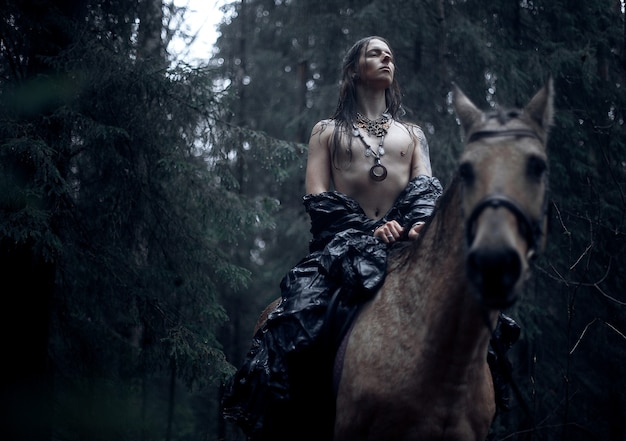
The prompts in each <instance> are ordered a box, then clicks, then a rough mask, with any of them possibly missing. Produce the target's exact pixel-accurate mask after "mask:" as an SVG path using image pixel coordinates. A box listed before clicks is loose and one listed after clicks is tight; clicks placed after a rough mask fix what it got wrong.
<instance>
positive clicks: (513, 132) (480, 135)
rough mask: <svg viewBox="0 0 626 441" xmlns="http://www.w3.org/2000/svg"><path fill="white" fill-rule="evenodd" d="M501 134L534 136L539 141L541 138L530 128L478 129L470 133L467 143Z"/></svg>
mask: <svg viewBox="0 0 626 441" xmlns="http://www.w3.org/2000/svg"><path fill="white" fill-rule="evenodd" d="M503 136H516V137H518V138H523V137H526V138H536V139H538V140H539V141H542V142H543V140H542V139H541V137H540V136H539V135H538V134H537V132H535V131H534V130H530V129H510V130H479V131H477V132H474V133H472V135H471V136H470V137H469V138H468V140H467V143H468V144H470V143H472V142H474V141H478V140H479V139H481V138H496V137H503Z"/></svg>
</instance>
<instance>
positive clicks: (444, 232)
mask: <svg viewBox="0 0 626 441" xmlns="http://www.w3.org/2000/svg"><path fill="white" fill-rule="evenodd" d="M413 259H414V262H411V263H410V264H409V265H407V271H409V272H413V273H414V274H406V275H405V276H404V277H406V279H408V280H415V281H416V285H415V287H414V290H413V291H414V296H416V297H417V298H414V299H412V304H413V306H414V308H413V314H415V316H414V317H413V318H414V319H415V320H417V321H416V322H415V323H421V325H420V326H423V329H427V330H428V331H427V332H425V333H424V334H423V335H422V339H421V340H422V345H423V348H424V350H425V352H426V353H431V354H433V355H434V356H435V357H437V358H441V356H442V354H443V355H444V356H446V357H450V360H449V361H450V362H451V363H453V364H454V365H458V366H460V367H461V366H468V365H469V364H470V363H471V362H472V361H477V360H480V361H481V362H483V361H484V360H485V356H486V355H485V354H486V351H487V345H488V344H489V337H490V333H489V328H488V327H487V325H486V323H485V319H486V317H485V315H484V312H483V310H482V308H481V305H480V303H479V302H478V300H477V298H476V297H475V295H474V294H473V293H472V292H471V288H470V284H469V281H468V279H467V277H466V268H465V229H464V224H463V216H462V213H461V191H460V186H459V185H458V184H457V183H456V181H455V182H454V183H453V184H452V185H451V186H450V187H449V188H448V190H447V191H446V194H445V195H444V196H443V197H442V200H441V201H440V204H439V206H438V207H437V209H436V210H435V213H434V216H433V218H432V219H431V224H430V225H429V227H428V230H427V231H425V232H424V237H423V239H422V241H421V243H420V244H419V245H418V246H417V247H416V252H415V253H414V258H413ZM488 317H489V320H490V321H491V324H492V326H493V325H494V324H495V321H496V319H497V312H489V313H488Z"/></svg>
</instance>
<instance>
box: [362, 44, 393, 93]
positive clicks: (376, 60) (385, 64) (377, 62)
mask: <svg viewBox="0 0 626 441" xmlns="http://www.w3.org/2000/svg"><path fill="white" fill-rule="evenodd" d="M395 70H396V66H395V64H394V63H393V55H392V54H391V49H390V48H389V46H387V45H386V44H385V43H384V42H383V41H381V40H378V39H373V40H370V42H369V43H368V44H367V45H366V46H364V47H363V50H362V52H361V57H360V59H359V71H360V73H361V75H360V76H361V80H362V81H363V82H365V83H368V84H372V85H373V84H374V83H375V84H378V83H382V84H385V88H386V87H389V86H390V85H391V83H392V82H393V76H394V74H395Z"/></svg>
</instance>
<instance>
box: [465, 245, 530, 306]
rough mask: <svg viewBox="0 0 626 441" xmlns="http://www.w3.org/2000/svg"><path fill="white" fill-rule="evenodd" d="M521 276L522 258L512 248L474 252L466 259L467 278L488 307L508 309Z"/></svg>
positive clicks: (477, 250) (476, 250) (475, 250)
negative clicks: (504, 307) (505, 307)
mask: <svg viewBox="0 0 626 441" xmlns="http://www.w3.org/2000/svg"><path fill="white" fill-rule="evenodd" d="M521 273H522V263H521V259H520V256H519V254H518V253H517V252H516V251H515V250H514V249H511V248H505V249H497V250H494V249H474V250H471V251H470V252H469V254H468V256H467V275H468V278H469V280H470V281H471V282H472V284H473V285H474V286H475V288H476V289H477V290H478V292H479V293H480V295H481V297H482V300H483V301H484V302H485V303H486V304H487V305H488V306H493V307H503V306H509V305H510V304H511V303H512V300H511V299H512V298H513V290H514V288H515V285H516V284H517V281H518V280H519V278H520V275H521Z"/></svg>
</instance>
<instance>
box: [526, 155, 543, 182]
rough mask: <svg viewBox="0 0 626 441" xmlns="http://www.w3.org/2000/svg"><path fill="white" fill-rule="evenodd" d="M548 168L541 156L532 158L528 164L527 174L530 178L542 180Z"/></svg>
mask: <svg viewBox="0 0 626 441" xmlns="http://www.w3.org/2000/svg"><path fill="white" fill-rule="evenodd" d="M547 168H548V164H547V163H546V161H545V159H543V158H541V157H539V156H531V157H530V158H528V162H527V163H526V174H527V175H528V177H530V178H534V179H540V178H541V177H542V176H543V174H544V173H545V171H546V169H547Z"/></svg>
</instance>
